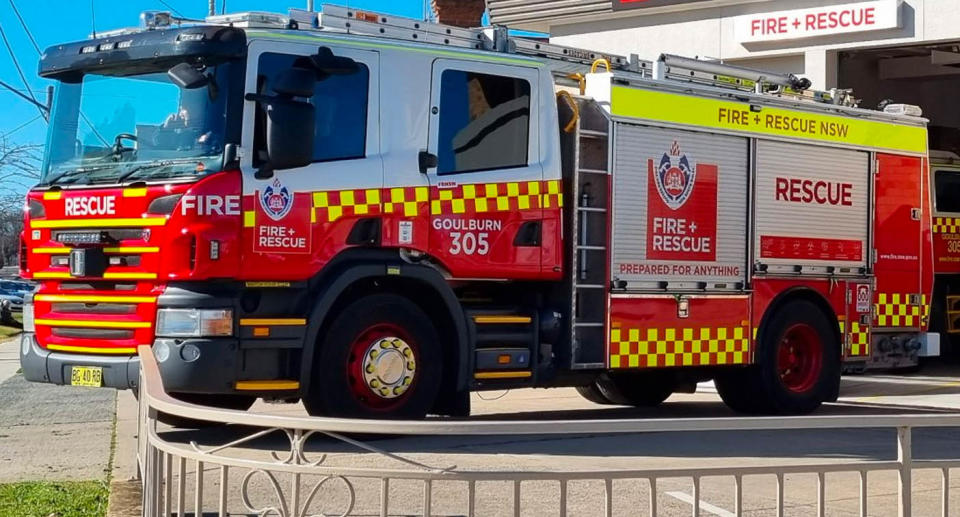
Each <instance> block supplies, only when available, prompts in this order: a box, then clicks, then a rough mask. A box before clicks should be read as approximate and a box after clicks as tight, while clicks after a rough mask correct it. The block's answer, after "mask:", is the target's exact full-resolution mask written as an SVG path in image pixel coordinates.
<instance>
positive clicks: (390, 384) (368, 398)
mask: <svg viewBox="0 0 960 517" xmlns="http://www.w3.org/2000/svg"><path fill="white" fill-rule="evenodd" d="M419 361H420V350H419V347H418V346H417V344H416V342H415V341H414V340H413V339H412V338H411V337H410V334H409V333H408V332H407V331H406V330H404V329H403V328H402V327H400V326H398V325H394V324H392V323H377V324H375V325H372V326H370V327H368V328H367V329H365V330H364V331H362V332H360V333H359V334H357V336H356V337H355V338H354V340H353V342H351V343H350V349H349V352H348V354H347V370H346V371H347V382H348V384H349V386H350V394H351V395H352V396H353V398H354V400H355V401H357V402H358V403H360V404H362V405H363V406H365V407H367V408H368V409H371V410H375V411H390V410H392V409H395V408H397V407H399V406H402V405H403V404H404V402H405V401H406V399H407V398H409V396H410V393H411V392H413V389H414V387H415V385H416V382H417V376H416V375H415V374H416V369H417V364H418V363H419ZM401 363H402V364H401Z"/></svg>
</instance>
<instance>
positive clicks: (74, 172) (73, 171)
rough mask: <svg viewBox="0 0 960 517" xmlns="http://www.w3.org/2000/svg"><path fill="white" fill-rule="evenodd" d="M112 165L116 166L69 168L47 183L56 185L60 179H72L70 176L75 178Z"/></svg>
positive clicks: (109, 166)
mask: <svg viewBox="0 0 960 517" xmlns="http://www.w3.org/2000/svg"><path fill="white" fill-rule="evenodd" d="M111 167H114V165H102V166H100V167H86V168H84V167H80V168H78V169H69V170H66V171H63V172H61V173H60V174H58V175H56V176H54V177H53V178H50V179H49V180H47V182H46V184H47V185H54V184H56V183H57V182H59V181H60V180H64V179H70V178H73V177H76V176H80V175H81V174H86V173H88V172H94V171H100V170H103V169H109V168H111Z"/></svg>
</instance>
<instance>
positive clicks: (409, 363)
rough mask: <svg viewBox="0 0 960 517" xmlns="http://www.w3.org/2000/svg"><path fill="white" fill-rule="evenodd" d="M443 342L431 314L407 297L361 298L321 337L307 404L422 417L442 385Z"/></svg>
mask: <svg viewBox="0 0 960 517" xmlns="http://www.w3.org/2000/svg"><path fill="white" fill-rule="evenodd" d="M439 343H440V339H439V336H438V335H437V331H436V329H435V328H434V327H433V324H432V323H431V322H430V319H429V317H427V315H426V314H425V313H424V312H423V310H421V309H420V308H419V307H418V306H417V305H415V304H414V303H413V302H411V301H409V300H408V299H406V298H403V297H400V296H397V295H393V294H378V295H372V296H367V297H364V298H361V299H360V300H357V301H356V302H354V303H352V304H350V305H349V306H348V307H347V308H346V309H344V310H343V312H341V313H340V314H339V315H338V316H337V317H336V319H335V320H334V322H333V324H331V325H330V327H329V330H328V331H327V332H326V335H325V336H323V337H321V342H320V343H319V347H320V348H319V352H318V354H317V359H316V362H315V363H314V367H313V376H312V379H311V383H310V390H309V393H308V394H307V396H306V397H304V401H303V402H304V406H306V408H307V412H309V413H310V414H311V415H326V416H342V417H359V418H423V417H424V416H425V415H426V414H427V411H429V410H430V408H431V407H432V406H433V403H434V401H435V399H436V397H437V393H438V392H439V389H440V377H441V370H440V366H441V365H442V364H443V358H442V350H441V348H440V344H439Z"/></svg>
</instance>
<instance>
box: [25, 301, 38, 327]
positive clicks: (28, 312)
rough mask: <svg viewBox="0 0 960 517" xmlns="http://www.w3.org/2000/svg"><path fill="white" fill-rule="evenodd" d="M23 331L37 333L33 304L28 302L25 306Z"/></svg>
mask: <svg viewBox="0 0 960 517" xmlns="http://www.w3.org/2000/svg"><path fill="white" fill-rule="evenodd" d="M23 331H24V332H36V331H37V328H36V326H34V324H33V302H32V301H26V302H24V304H23Z"/></svg>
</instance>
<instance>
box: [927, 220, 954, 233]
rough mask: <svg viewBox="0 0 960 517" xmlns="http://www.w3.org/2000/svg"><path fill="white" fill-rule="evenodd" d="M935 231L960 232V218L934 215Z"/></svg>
mask: <svg viewBox="0 0 960 517" xmlns="http://www.w3.org/2000/svg"><path fill="white" fill-rule="evenodd" d="M933 233H960V219H958V218H956V217H934V218H933Z"/></svg>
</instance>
